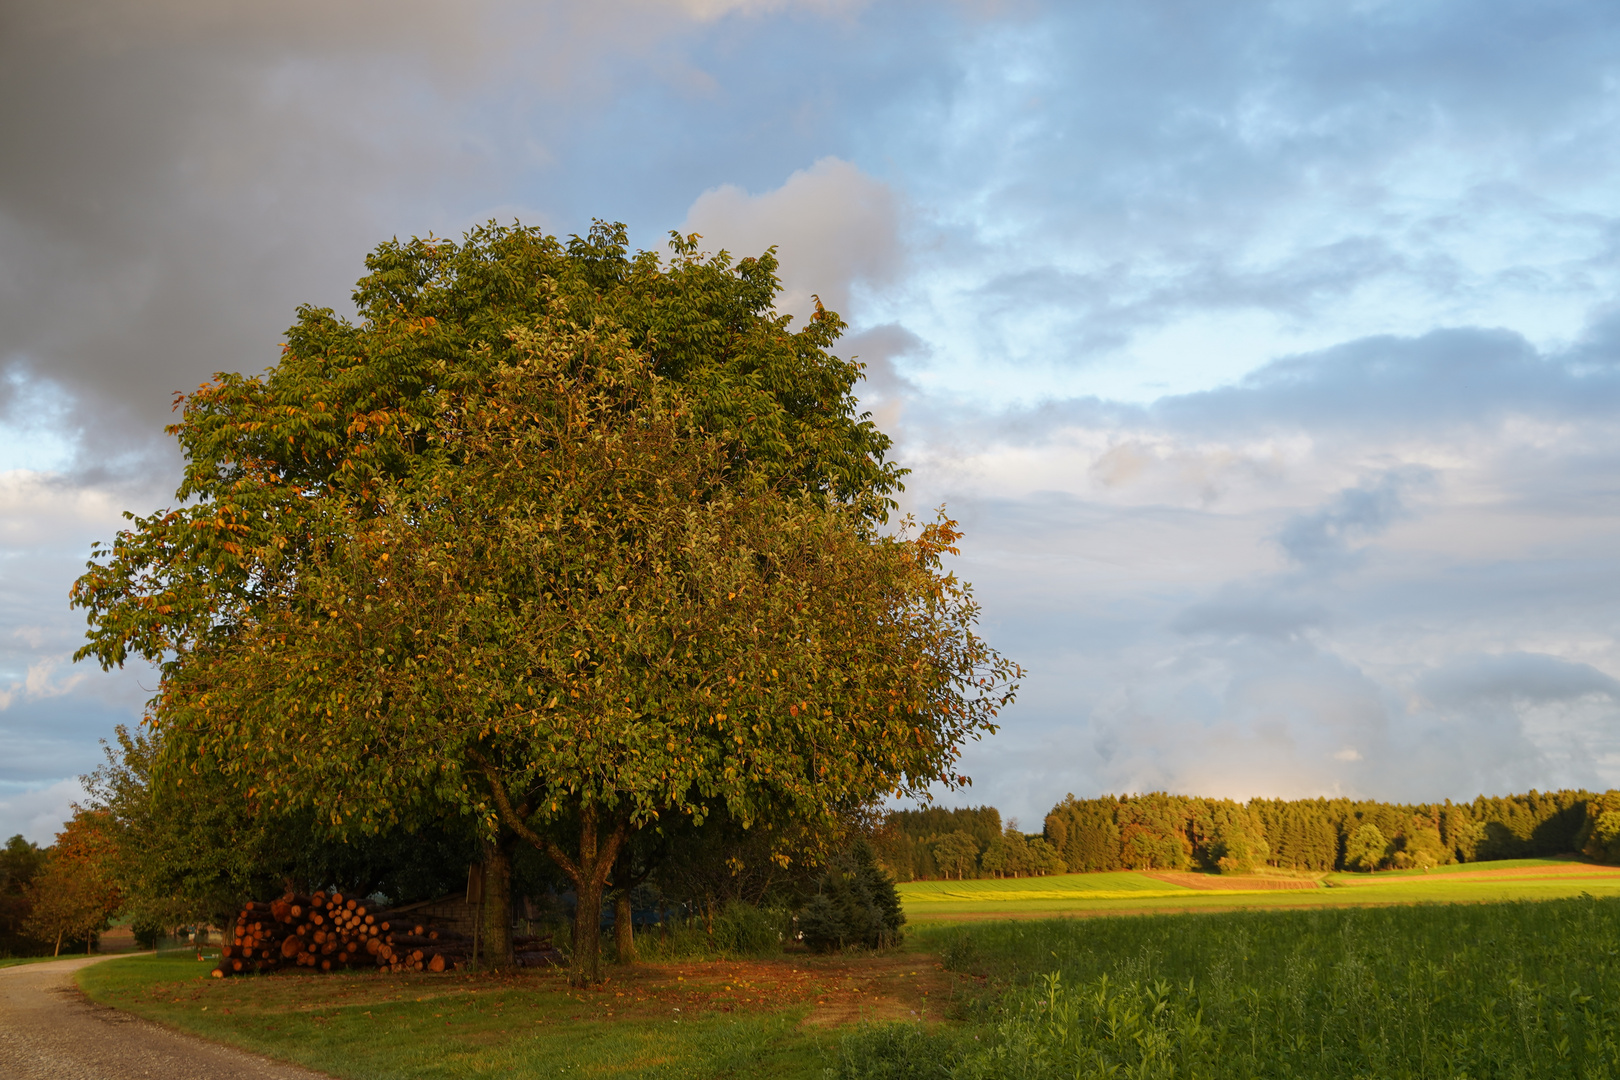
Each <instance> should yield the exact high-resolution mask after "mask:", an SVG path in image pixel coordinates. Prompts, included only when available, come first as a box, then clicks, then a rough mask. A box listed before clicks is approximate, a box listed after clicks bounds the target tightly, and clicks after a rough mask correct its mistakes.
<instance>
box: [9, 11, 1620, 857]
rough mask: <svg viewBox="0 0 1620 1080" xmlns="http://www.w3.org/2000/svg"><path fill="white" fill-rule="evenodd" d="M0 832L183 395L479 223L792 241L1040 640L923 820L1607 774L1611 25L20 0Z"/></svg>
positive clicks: (1461, 795) (85, 725) (111, 700)
mask: <svg viewBox="0 0 1620 1080" xmlns="http://www.w3.org/2000/svg"><path fill="white" fill-rule="evenodd" d="M0 145H3V146H5V147H6V150H5V152H4V154H0V835H10V834H12V833H14V832H21V833H23V834H24V835H26V836H28V837H29V838H30V839H33V840H36V841H39V842H49V840H50V839H51V837H52V834H53V833H54V831H55V830H56V829H57V828H59V827H60V823H61V821H62V820H63V818H64V817H65V816H66V815H67V814H68V813H69V812H70V806H71V803H72V802H73V800H74V799H75V798H80V797H81V794H80V788H79V786H78V780H77V778H78V777H79V776H80V775H81V774H84V773H86V772H88V771H89V770H91V769H93V768H95V767H96V766H97V764H98V763H99V762H100V761H101V755H102V750H101V747H100V745H99V740H102V739H106V738H109V737H110V736H111V734H112V732H113V729H114V727H115V726H116V725H117V724H119V723H136V722H138V721H139V718H140V716H141V713H142V705H143V703H144V702H145V701H146V700H147V699H148V698H149V697H150V696H151V694H152V692H153V691H154V689H155V687H156V676H155V674H154V673H153V672H152V671H151V670H149V669H143V668H135V667H131V668H126V669H123V670H120V671H113V672H102V671H100V670H99V669H97V668H95V667H94V666H93V665H90V664H78V665H75V664H73V663H72V662H71V654H72V653H73V651H74V649H75V648H76V647H77V646H78V644H80V643H81V642H82V640H83V634H84V620H83V614H82V613H81V612H76V611H73V610H71V609H69V607H68V605H67V594H68V589H69V587H70V586H71V584H72V581H73V579H74V578H75V577H76V576H77V574H78V573H79V572H81V570H82V568H83V566H84V563H85V561H86V559H87V558H89V556H90V551H91V545H92V544H93V543H95V542H97V541H100V542H103V543H105V542H107V541H110V540H111V539H112V537H113V536H114V535H115V533H116V532H117V530H118V529H119V528H120V527H122V526H123V524H124V521H123V518H122V516H121V515H122V514H123V513H124V512H126V511H130V512H135V513H140V514H146V513H150V512H152V511H154V510H157V509H159V508H161V507H164V506H167V505H169V504H170V501H171V500H172V497H173V492H174V488H175V486H176V484H177V482H178V478H179V473H178V470H179V465H180V462H179V458H178V455H177V453H176V450H175V448H174V446H173V444H172V442H171V441H170V440H169V439H168V438H167V437H166V436H165V435H164V434H163V425H164V424H165V423H166V422H168V420H169V417H170V409H171V404H172V401H173V397H174V394H175V392H177V391H185V390H188V389H191V388H193V387H195V386H196V385H197V384H198V383H199V382H201V381H203V380H204V379H207V378H208V377H209V376H210V375H211V374H213V373H214V372H217V371H245V372H258V371H262V370H264V369H265V368H267V367H268V366H270V365H271V364H273V363H274V362H275V361H276V358H277V356H278V354H279V345H280V341H281V334H282V332H283V331H284V330H285V329H286V328H287V327H288V326H289V325H291V323H292V322H293V319H294V314H295V311H296V309H297V307H298V305H300V304H305V303H308V304H313V305H316V306H324V307H332V308H334V309H336V310H338V311H339V312H344V311H351V312H352V310H353V308H352V304H351V303H350V300H349V295H350V291H351V289H352V287H353V284H354V282H355V280H356V279H357V278H358V277H360V276H361V274H362V273H363V259H364V256H365V254H366V252H367V251H368V250H370V249H371V248H372V247H374V246H375V245H376V244H378V243H380V242H382V241H385V240H387V239H389V238H390V237H396V236H397V237H402V238H403V237H407V236H412V235H419V236H425V235H428V234H433V235H437V236H445V237H452V238H455V237H459V236H460V235H461V234H462V232H464V231H465V230H466V229H468V228H470V227H472V226H474V225H475V224H478V223H480V222H484V221H488V220H491V219H494V220H499V221H502V222H510V221H512V220H521V221H522V222H524V223H525V224H531V225H538V226H541V227H544V228H546V229H547V230H549V231H552V232H554V233H556V234H558V235H562V236H567V235H569V234H571V233H575V232H580V233H582V232H584V231H585V230H586V229H588V228H589V226H590V222H591V220H592V219H593V218H602V219H607V220H614V221H622V222H624V223H626V224H627V225H628V226H629V228H630V230H631V238H632V242H633V243H635V244H636V245H637V246H639V247H644V248H649V249H661V248H662V245H663V243H664V241H665V238H666V237H667V235H668V232H669V230H671V229H678V230H680V231H682V232H698V233H701V234H702V236H703V245H704V246H705V247H706V248H708V249H711V250H719V249H722V248H723V249H726V250H728V251H731V252H733V253H735V254H737V255H739V256H740V255H748V254H756V253H758V252H760V251H762V250H764V249H765V248H766V247H767V246H770V245H776V246H777V247H778V249H779V252H780V257H781V260H782V277H783V285H784V289H783V293H782V296H781V298H780V301H779V305H778V307H779V310H780V311H782V312H784V313H789V314H794V315H796V316H799V317H802V316H803V315H804V314H805V313H806V312H807V311H808V310H809V309H810V305H811V303H812V300H811V297H812V295H819V296H820V297H821V298H822V299H823V300H824V301H826V303H827V304H828V306H829V307H832V308H834V309H835V310H837V311H839V312H840V313H841V314H843V315H844V317H845V318H846V319H847V320H848V322H849V323H850V332H849V334H848V335H847V336H846V338H845V339H844V341H843V342H842V343H841V348H843V349H844V350H846V351H847V352H848V353H852V354H856V355H858V356H859V357H860V358H861V359H862V360H863V361H864V362H865V363H866V364H867V365H868V368H867V375H868V379H867V381H866V383H864V384H863V386H862V388H861V396H862V401H863V405H864V407H866V408H868V409H870V410H871V411H872V413H873V416H874V417H875V418H876V419H877V421H878V422H879V424H880V426H882V427H883V428H884V430H885V431H887V432H889V433H890V434H891V435H892V436H893V437H894V439H895V441H896V448H895V457H896V458H897V460H898V461H899V462H900V464H902V465H904V466H907V467H909V468H910V469H911V470H912V472H911V475H910V476H909V477H908V479H907V488H906V492H905V495H904V500H903V501H904V504H905V508H906V509H907V510H908V511H911V512H914V513H916V514H918V515H919V516H926V515H931V514H932V512H933V510H934V508H936V507H938V506H940V505H941V504H944V505H945V506H946V507H947V508H948V511H949V513H950V514H951V515H952V516H953V517H955V518H957V519H958V520H959V521H961V522H962V524H963V526H964V527H965V529H966V531H967V536H966V539H965V541H964V548H963V554H962V557H961V558H960V559H959V560H957V562H956V564H955V565H954V567H953V568H954V569H955V570H956V571H957V572H958V573H959V574H961V575H962V576H963V577H965V578H966V579H968V580H970V581H972V582H973V583H974V586H975V589H976V596H977V598H978V600H979V601H980V602H981V603H982V605H983V612H982V621H981V628H982V630H983V632H984V634H985V636H986V637H987V638H988V639H989V640H990V641H991V642H992V644H994V645H995V646H996V647H997V648H998V649H999V650H1000V651H1001V652H1003V653H1004V654H1005V655H1007V656H1010V657H1012V658H1013V659H1015V660H1017V661H1018V662H1019V663H1021V664H1022V665H1023V666H1024V668H1025V669H1026V671H1027V675H1026V677H1025V678H1024V680H1023V683H1022V687H1021V690H1020V693H1019V696H1018V700H1017V703H1016V704H1015V705H1014V706H1013V707H1011V708H1010V709H1009V710H1007V711H1006V712H1005V713H1004V714H1003V715H1002V717H1001V721H1002V725H1001V729H1000V731H999V733H997V734H996V735H994V736H992V737H988V738H986V739H985V740H983V741H982V742H978V743H975V744H972V745H970V746H968V747H967V748H966V749H965V751H964V756H963V759H962V760H963V765H964V768H965V771H966V772H967V773H968V774H970V775H971V776H972V777H973V778H974V784H973V786H972V788H970V789H968V790H967V791H964V792H940V793H939V797H940V799H941V800H942V801H943V802H944V803H945V804H946V805H957V804H963V803H973V804H979V803H989V804H991V805H995V806H997V807H999V808H1000V809H1001V810H1002V812H1003V814H1004V815H1005V816H1010V817H1016V818H1018V819H1019V820H1020V821H1021V822H1022V823H1023V824H1024V827H1025V828H1026V829H1031V830H1034V829H1038V828H1039V827H1040V821H1041V819H1042V817H1043V816H1044V815H1045V813H1046V812H1047V810H1048V809H1050V807H1051V806H1052V805H1053V803H1055V802H1056V801H1057V800H1059V799H1061V798H1062V797H1063V796H1064V795H1065V794H1068V793H1071V792H1072V793H1074V794H1076V795H1078V796H1081V797H1085V796H1092V795H1097V794H1101V793H1105V792H1114V793H1117V792H1128V791H1151V790H1170V791H1177V792H1186V793H1192V794H1204V795H1213V796H1230V797H1234V798H1247V797H1252V796H1284V797H1302V796H1316V795H1351V796H1364V797H1373V798H1383V799H1398V800H1408V801H1432V800H1439V799H1444V798H1451V799H1469V798H1472V797H1473V796H1474V795H1476V794H1479V793H1488V794H1489V793H1498V794H1500V793H1507V792H1512V791H1523V790H1526V789H1529V788H1532V787H1535V788H1540V789H1543V790H1545V789H1549V788H1557V787H1567V786H1583V787H1588V788H1596V789H1604V788H1608V787H1610V786H1615V785H1620V647H1617V643H1616V630H1617V620H1620V603H1617V601H1620V543H1617V542H1616V541H1617V539H1620V425H1617V424H1616V423H1615V419H1616V414H1617V408H1620V183H1616V182H1615V176H1616V172H1617V165H1620V9H1617V8H1615V7H1614V6H1613V5H1612V4H1604V3H1600V2H1579V0H1571V2H1565V0H1536V2H1534V3H1531V2H1528V0H1527V2H1522V3H1514V2H1491V0H1485V2H1480V0H1472V2H1469V3H1462V2H1449V3H1448V2H1431V0H1403V2H1400V3H1395V2H1388V3H1385V2H1377V0H1360V2H1358V0H1349V2H1346V0H1338V2H1334V3H1325V2H1323V3H1316V2H1309V0H1300V2H1277V3H1245V2H1242V0H1233V2H1230V3H1225V4H1194V3H1189V2H1185V0H1163V2H1159V0H1128V2H1127V0H1097V2H1094V3H1087V4H1064V3H1051V4H1047V3H1040V2H1036V0H984V2H973V0H931V2H921V0H918V2H892V3H884V2H878V0H872V2H860V0H807V2H803V3H795V2H791V0H779V2H769V0H757V2H756V0H680V2H676V0H664V2H655V0H596V2H593V3H589V4H585V3H546V2H543V0H523V2H506V0H463V2H459V3H454V4H451V3H434V2H429V0H390V2H388V3H383V2H381V0H377V2H371V0H322V2H321V3H314V2H311V0H283V2H281V3H278V4H273V5H267V4H261V3H251V2H247V0H208V2H206V3H204V2H201V0H142V2H141V3H133V2H130V0H84V2H82V3H77V4H72V5H63V4H59V3H53V2H51V0H11V2H10V3H7V4H6V5H4V6H3V7H0Z"/></svg>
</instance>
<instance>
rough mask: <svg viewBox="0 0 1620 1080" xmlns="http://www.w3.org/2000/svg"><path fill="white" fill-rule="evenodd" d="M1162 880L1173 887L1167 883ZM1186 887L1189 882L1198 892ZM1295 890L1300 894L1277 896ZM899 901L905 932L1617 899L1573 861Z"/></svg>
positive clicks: (944, 891) (988, 892)
mask: <svg viewBox="0 0 1620 1080" xmlns="http://www.w3.org/2000/svg"><path fill="white" fill-rule="evenodd" d="M1166 878H1169V879H1174V880H1165V879H1166ZM1186 882H1195V883H1196V887H1195V886H1194V885H1191V884H1186ZM1279 886H1303V887H1279ZM899 888H900V897H901V901H902V903H903V904H904V905H905V911H906V917H907V918H908V919H909V920H910V921H911V922H912V923H928V922H931V921H934V920H954V919H964V918H996V917H1003V916H1036V917H1045V916H1051V915H1059V914H1072V915H1106V914H1124V913H1129V912H1152V911H1200V910H1222V909H1232V908H1260V907H1337V906H1344V905H1371V904H1413V903H1483V902H1487V901H1501V900H1546V899H1556V898H1559V897H1569V896H1580V895H1581V894H1583V893H1586V894H1590V895H1593V896H1620V868H1615V867H1609V866H1596V865H1592V864H1590V863H1584V862H1580V861H1577V860H1574V859H1568V858H1559V859H1513V860H1507V861H1502V862H1486V863H1465V864H1461V865H1458V866H1445V867H1436V868H1435V869H1434V870H1432V871H1427V872H1425V871H1422V870H1408V871H1392V872H1388V873H1377V874H1343V873H1341V874H1325V875H1314V876H1301V877H1298V878H1287V877H1283V876H1281V875H1276V876H1271V877H1264V876H1254V877H1245V878H1237V879H1230V878H1223V877H1220V876H1218V875H1204V874H1167V875H1163V877H1159V876H1155V875H1153V874H1150V873H1139V872H1136V871H1128V870H1121V871H1112V872H1108V873H1100V874H1061V875H1056V876H1052V877H1036V878H1016V879H984V880H977V881H914V882H907V883H905V884H902V885H901V886H900V887H899Z"/></svg>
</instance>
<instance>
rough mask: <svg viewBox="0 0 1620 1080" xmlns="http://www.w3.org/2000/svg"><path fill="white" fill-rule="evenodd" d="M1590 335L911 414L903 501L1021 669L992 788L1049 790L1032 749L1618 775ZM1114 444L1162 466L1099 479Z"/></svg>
mask: <svg viewBox="0 0 1620 1080" xmlns="http://www.w3.org/2000/svg"><path fill="white" fill-rule="evenodd" d="M1587 355H1588V350H1587V349H1586V346H1585V344H1584V343H1583V344H1578V345H1577V346H1575V347H1573V348H1571V349H1569V350H1567V351H1565V352H1562V353H1557V354H1550V355H1549V354H1542V353H1538V352H1537V351H1536V350H1534V349H1533V348H1531V347H1530V346H1528V345H1527V344H1526V343H1524V342H1523V341H1522V340H1519V339H1516V338H1514V337H1513V336H1512V335H1507V334H1503V333H1500V332H1480V331H1447V332H1437V333H1433V334H1430V335H1426V336H1424V337H1422V338H1418V339H1410V340H1403V339H1390V338H1380V339H1372V340H1367V341H1361V342H1353V343H1349V344H1347V345H1345V346H1342V347H1337V348H1334V349H1330V350H1326V351H1324V352H1322V353H1319V354H1315V355H1308V356H1299V357H1293V358H1289V359H1286V360H1282V361H1278V362H1277V363H1276V364H1274V365H1272V366H1270V367H1268V368H1266V369H1263V370H1262V371H1260V372H1257V373H1255V374H1254V375H1253V376H1252V377H1250V378H1248V379H1245V380H1243V382H1242V383H1241V384H1239V385H1237V386H1234V387H1229V388H1226V389H1223V390H1220V391H1214V392H1206V393H1199V394H1192V395H1185V396H1182V397H1178V398H1171V399H1165V400H1162V401H1160V402H1158V403H1156V404H1155V405H1154V406H1152V407H1147V408H1140V407H1122V406H1118V405H1108V404H1106V403H1102V402H1097V401H1078V402H1070V403H1055V402H1054V403H1049V404H1047V405H1046V406H1043V407H1041V408H1039V409H1034V410H1028V411H1022V412H1017V413H1013V414H1001V415H997V414H986V413H979V414H974V413H972V412H970V411H967V410H961V409H947V410H946V411H945V412H943V413H941V414H939V415H938V416H937V417H935V418H933V420H932V421H931V422H930V421H924V420H921V419H919V417H918V416H917V413H916V412H915V411H914V412H913V414H912V423H913V430H914V431H932V432H933V433H935V437H936V438H939V439H940V440H941V442H944V443H948V444H949V446H948V448H947V451H948V452H946V453H944V454H942V455H941V456H940V457H939V458H933V457H931V456H930V455H929V454H928V453H927V452H926V451H925V450H923V448H922V447H921V446H918V447H915V449H916V450H917V451H918V452H919V454H920V457H921V458H922V460H924V461H926V462H928V464H927V465H925V466H924V467H923V468H921V469H920V470H919V474H918V477H917V478H916V482H915V483H914V485H913V495H914V497H915V498H916V499H917V501H918V502H919V503H923V504H926V503H927V502H930V501H933V500H936V499H938V498H940V497H949V498H950V500H951V502H952V504H953V505H954V506H955V507H956V508H957V509H958V510H959V511H960V512H961V513H962V514H963V517H964V520H966V521H967V522H968V523H969V526H970V529H969V540H968V543H969V545H970V552H974V553H976V554H974V555H972V556H971V557H970V559H969V560H968V565H967V566H966V567H965V572H966V573H967V574H968V576H969V577H971V578H972V579H973V580H975V581H977V582H978V583H979V585H980V595H981V597H983V598H984V599H985V602H986V606H987V610H990V611H993V612H995V613H996V623H997V625H996V630H997V631H998V632H999V633H1000V634H1001V635H1003V636H1004V639H1005V640H1006V642H1007V648H1008V649H1009V650H1010V651H1011V652H1012V653H1013V654H1014V655H1016V656H1018V658H1019V659H1020V660H1023V661H1024V662H1025V663H1026V664H1027V665H1028V666H1029V667H1030V669H1031V675H1030V680H1029V687H1028V692H1027V693H1026V695H1025V698H1024V700H1023V702H1022V703H1021V705H1020V706H1019V708H1018V710H1017V711H1016V713H1015V715H1014V717H1013V718H1011V719H1010V720H1009V723H1008V727H1007V731H1006V732H1005V734H1004V735H1003V736H1002V737H1001V739H1000V741H999V744H998V746H997V747H996V748H994V749H990V748H986V749H984V750H983V751H979V752H976V753H975V754H973V755H970V762H971V763H973V764H977V765H982V769H981V771H982V772H983V773H984V774H985V776H986V783H985V784H984V785H983V787H982V790H981V791H980V792H978V793H976V794H980V795H984V796H987V797H990V798H992V799H999V800H1000V801H1002V802H1006V803H1008V804H1009V805H1010V806H1013V807H1015V808H1016V809H1017V811H1018V812H1020V813H1022V814H1024V815H1026V816H1027V815H1029V814H1032V813H1038V812H1040V811H1041V810H1043V809H1044V808H1043V807H1040V806H1037V805H1034V803H1033V802H1029V801H1028V800H1027V798H1026V797H1024V796H1021V795H1020V794H1019V793H1020V792H1021V791H1025V790H1028V786H1027V778H1024V777H1020V775H1019V774H1018V773H1017V770H1016V768H1015V767H1014V766H1012V765H1011V764H1009V762H1010V761H1011V760H1012V759H1016V758H1019V757H1021V756H1026V757H1028V758H1030V759H1034V758H1036V757H1039V758H1040V760H1042V761H1043V762H1044V763H1045V764H1044V765H1043V766H1042V768H1043V769H1046V770H1048V771H1054V772H1059V773H1062V774H1063V775H1064V776H1065V777H1066V778H1067V779H1066V780H1065V781H1064V783H1065V784H1066V786H1065V787H1064V790H1076V791H1081V792H1085V791H1093V792H1095V791H1103V790H1121V789H1136V790H1143V789H1148V788H1156V787H1168V788H1171V789H1174V790H1200V791H1210V792H1214V793H1219V794H1230V795H1235V796H1246V795H1253V794H1300V795H1303V794H1319V793H1332V792H1344V793H1363V794H1370V795H1379V796H1384V797H1392V798H1405V799H1425V798H1434V797H1441V796H1444V797H1452V798H1466V797H1471V796H1472V795H1473V794H1476V793H1477V792H1479V791H1499V790H1504V789H1506V788H1516V789H1522V788H1528V787H1532V786H1538V787H1542V788H1547V787H1554V786H1561V785H1585V786H1595V787H1599V788H1603V787H1608V786H1611V785H1614V784H1617V783H1620V682H1617V681H1616V678H1615V675H1616V673H1620V648H1617V647H1616V643H1615V633H1616V630H1617V629H1620V616H1617V615H1616V614H1615V612H1616V611H1617V610H1620V608H1617V607H1616V604H1617V602H1620V584H1617V583H1620V555H1616V552H1617V551H1620V547H1617V546H1616V544H1615V541H1616V539H1617V538H1620V503H1617V502H1616V500H1615V499H1614V496H1613V477H1614V476H1615V475H1617V474H1620V433H1617V431H1616V429H1615V428H1614V425H1613V422H1612V418H1613V415H1614V392H1615V386H1616V380H1615V372H1614V371H1613V369H1611V368H1609V367H1607V366H1606V365H1594V364H1592V363H1588V362H1587V360H1586V357H1587ZM964 443H965V444H966V445H967V446H969V447H971V450H969V451H967V452H965V453H964V452H963V451H962V450H961V449H960V446H961V444H964ZM1122 445H1127V446H1136V447H1143V448H1146V449H1144V450H1141V451H1139V456H1140V457H1141V458H1142V459H1143V460H1144V462H1145V463H1144V464H1141V465H1140V466H1139V467H1138V468H1137V469H1136V470H1134V471H1132V472H1129V473H1128V474H1122V473H1121V472H1120V471H1119V470H1118V469H1117V468H1115V469H1113V470H1111V471H1104V472H1101V473H1100V472H1099V470H1098V468H1097V467H1096V466H1097V463H1098V462H1099V461H1106V460H1108V459H1109V458H1110V456H1111V455H1116V454H1117V449H1118V447H1120V446H1122ZM1054 458H1056V459H1060V460H1061V461H1063V462H1064V463H1065V464H1066V466H1067V467H1066V468H1059V467H1052V466H1050V465H1049V464H1047V465H1044V466H1043V468H1044V471H1043V472H1042V473H1041V474H1040V475H1039V476H1038V477H1035V478H1032V477H1031V476H1029V475H1028V473H1027V472H1026V471H1024V470H1023V469H1022V468H1021V466H1022V465H1024V464H1025V463H1028V462H1042V463H1047V462H1050V460H1051V459H1054ZM1188 459H1199V460H1203V461H1205V462H1209V463H1211V464H1210V465H1209V472H1206V473H1204V474H1194V473H1191V472H1189V471H1188V469H1187V466H1186V463H1185V462H1186V460H1188ZM1255 459H1267V460H1269V462H1270V467H1269V468H1268V469H1264V470H1262V469H1254V468H1240V467H1237V466H1235V465H1234V464H1233V463H1236V462H1243V461H1245V460H1250V461H1252V460H1255ZM1223 470H1224V473H1223ZM1211 473H1213V474H1216V475H1220V476H1221V477H1222V478H1221V479H1219V480H1218V481H1216V482H1214V483H1212V482H1211V481H1210V475H1211ZM1346 478H1352V479H1353V482H1351V483H1344V482H1343V481H1344V480H1345V479H1346ZM1048 786H1050V785H1048ZM1020 799H1025V800H1026V801H1024V802H1020V801H1019V800H1020Z"/></svg>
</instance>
